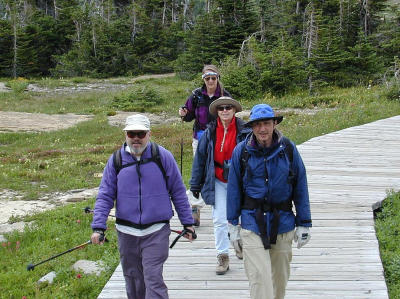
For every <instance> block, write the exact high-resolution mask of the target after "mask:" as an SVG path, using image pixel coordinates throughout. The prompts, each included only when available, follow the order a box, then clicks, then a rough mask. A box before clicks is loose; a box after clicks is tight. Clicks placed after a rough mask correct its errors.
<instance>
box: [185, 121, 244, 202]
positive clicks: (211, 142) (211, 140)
mask: <svg viewBox="0 0 400 299" xmlns="http://www.w3.org/2000/svg"><path fill="white" fill-rule="evenodd" d="M235 118H236V143H239V142H240V141H242V140H244V138H245V137H246V135H247V134H248V133H249V132H250V131H251V129H249V128H245V127H244V121H243V120H241V119H240V118H237V117H235ZM216 127H217V121H216V120H214V121H212V122H211V123H210V124H209V125H208V127H207V130H206V131H205V132H204V135H203V136H202V137H201V139H200V141H199V145H198V147H197V150H196V154H195V156H194V160H193V165H192V178H191V179H190V182H189V184H190V190H192V191H201V196H202V197H203V200H204V202H205V203H206V204H208V205H214V204H215V169H214V167H215V166H214V147H215V136H216V133H215V132H216Z"/></svg>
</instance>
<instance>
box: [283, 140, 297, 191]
mask: <svg viewBox="0 0 400 299" xmlns="http://www.w3.org/2000/svg"><path fill="white" fill-rule="evenodd" d="M282 143H283V144H284V145H285V149H284V151H285V154H286V156H287V157H288V160H289V177H288V182H289V184H291V185H292V186H293V188H294V187H295V186H296V172H295V171H294V168H293V150H294V146H293V144H292V143H291V142H290V140H289V138H287V137H285V136H283V137H282Z"/></svg>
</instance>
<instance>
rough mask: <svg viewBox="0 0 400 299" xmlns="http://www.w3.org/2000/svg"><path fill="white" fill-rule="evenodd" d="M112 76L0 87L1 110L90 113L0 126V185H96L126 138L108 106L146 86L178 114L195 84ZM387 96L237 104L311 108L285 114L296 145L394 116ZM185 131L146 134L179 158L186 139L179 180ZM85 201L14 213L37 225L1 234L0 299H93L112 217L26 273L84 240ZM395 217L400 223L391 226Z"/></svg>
mask: <svg viewBox="0 0 400 299" xmlns="http://www.w3.org/2000/svg"><path fill="white" fill-rule="evenodd" d="M41 81H43V82H41V84H42V86H43V87H49V88H50V87H51V88H55V87H57V86H75V85H74V84H78V83H79V84H81V82H91V83H92V82H95V80H93V79H90V80H89V79H87V78H81V79H79V78H75V79H73V80H72V79H69V80H55V79H43V80H41ZM98 81H101V80H98ZM98 81H96V82H98ZM114 81H116V82H118V83H121V84H131V85H132V86H129V87H128V88H127V89H125V90H116V91H110V90H108V91H96V92H84V93H82V92H81V93H76V94H61V93H60V94H49V93H43V94H40V93H33V92H20V93H15V92H8V93H0V110H1V111H21V112H36V113H48V114H58V113H79V114H93V115H94V118H93V119H92V120H89V121H85V122H81V123H79V124H78V125H76V126H73V127H71V128H68V129H64V130H58V131H55V132H41V133H12V132H9V133H1V134H0V189H5V188H7V189H12V190H15V191H19V192H21V194H23V196H24V198H25V199H37V198H39V197H40V196H42V195H44V194H47V193H49V192H55V191H66V190H71V189H78V188H93V187H98V185H99V183H100V178H98V177H96V176H95V175H94V174H96V173H99V172H102V171H103V168H104V165H105V163H106V161H107V159H108V157H109V156H110V155H111V153H112V152H113V150H114V149H116V148H118V147H119V146H120V145H121V144H122V143H123V141H124V137H123V133H122V132H121V130H120V129H119V128H117V127H113V126H110V125H109V124H108V122H107V115H109V114H112V113H113V112H114V111H115V110H116V109H115V107H113V102H114V101H115V99H116V98H122V99H123V100H126V98H127V96H126V95H127V94H128V95H129V92H132V90H136V89H138V88H139V89H150V88H151V89H153V90H154V91H155V93H156V94H158V95H161V96H162V98H163V102H162V103H161V104H159V105H156V106H152V107H151V110H152V111H154V112H161V111H163V112H166V113H168V114H169V115H171V116H177V111H178V107H179V106H181V105H182V104H183V103H184V102H185V100H186V98H187V96H188V95H189V93H190V91H191V90H193V89H194V88H195V87H196V86H195V84H194V83H193V82H191V81H182V80H180V79H179V78H178V77H173V78H160V79H149V80H139V81H134V82H133V83H132V78H117V79H115V80H114ZM129 82H131V83H129ZM385 93H386V89H385V88H384V87H381V86H374V87H373V88H371V89H369V90H367V89H366V88H361V87H360V88H358V87H357V88H356V87H354V88H347V89H338V88H327V89H325V90H322V91H320V92H319V93H318V94H316V95H314V96H309V95H308V94H307V93H306V92H304V93H295V94H288V95H285V96H284V97H281V98H274V97H271V96H268V95H267V96H266V97H265V98H264V99H263V100H259V99H254V100H252V101H242V105H243V108H244V109H247V110H249V109H250V108H251V107H252V106H253V105H255V104H257V103H260V102H266V103H269V104H271V105H272V106H273V107H274V108H308V109H310V108H318V109H319V110H318V111H319V112H318V113H316V114H315V115H307V114H302V113H295V112H288V113H285V114H284V117H285V118H284V121H283V122H282V123H281V124H280V125H279V127H280V129H281V130H282V131H283V133H284V134H285V135H287V136H288V137H290V138H291V139H292V140H294V141H295V142H296V143H297V144H301V143H302V142H304V141H307V140H309V139H310V138H313V137H316V136H320V135H323V134H327V133H330V132H333V131H337V130H340V129H344V128H347V127H351V126H356V125H361V124H365V123H368V122H371V121H374V120H378V119H382V118H386V117H390V116H394V115H399V114H400V102H399V101H390V100H387V99H386V98H385ZM238 100H239V101H240V100H241V99H238ZM191 133H192V123H181V122H177V123H173V124H169V125H159V126H153V127H152V136H153V140H154V141H156V142H157V143H159V144H161V145H162V146H164V147H166V148H167V149H169V150H170V151H171V152H172V153H173V155H174V156H175V159H176V161H177V163H178V165H180V161H181V144H182V143H183V155H182V161H183V163H182V164H183V165H182V168H183V178H184V182H185V184H186V185H188V182H189V178H190V173H191V164H192V146H191ZM86 205H90V206H93V199H92V200H91V201H90V202H85V203H78V204H71V205H69V206H66V207H63V208H58V209H56V210H53V211H49V212H45V213H41V214H37V215H34V216H29V217H22V218H21V219H23V220H26V221H30V220H34V223H36V224H35V226H33V227H32V228H30V229H26V230H25V232H23V233H17V232H14V233H12V234H7V235H6V236H5V237H6V238H7V239H8V240H9V242H10V245H8V244H5V246H2V247H1V248H0V250H1V252H0V256H1V258H0V269H5V271H1V274H0V294H2V295H1V296H0V297H2V298H3V297H4V298H21V297H22V296H27V298H29V297H31V298H32V297H35V298H65V294H68V297H70V298H96V296H97V295H98V293H99V292H100V290H101V288H102V287H103V286H104V284H105V282H106V281H107V279H108V278H109V276H110V275H111V274H112V272H113V271H114V268H115V266H116V264H117V262H118V252H117V247H116V237H115V232H114V231H113V229H112V227H113V226H112V224H111V229H110V233H109V234H108V235H109V238H110V242H109V243H108V244H106V245H104V246H102V247H98V246H93V245H90V246H88V247H87V248H85V249H83V250H78V251H76V252H72V253H69V254H67V255H65V256H63V257H60V258H59V259H58V260H55V261H51V262H49V263H46V264H43V265H40V266H38V267H37V269H35V271H33V272H27V271H26V265H27V264H28V263H31V262H37V261H40V260H43V259H46V258H47V257H49V256H52V255H54V254H56V253H58V252H62V251H65V250H66V249H68V248H71V247H74V246H76V245H78V244H81V243H83V242H85V241H86V240H87V239H88V238H89V237H90V226H89V224H90V221H91V216H90V215H88V214H83V213H82V208H83V207H84V206H86ZM21 219H20V218H18V219H12V221H17V220H21ZM78 219H80V220H81V222H80V224H79V225H78V223H77V222H76V220H78ZM398 222H399V221H398V220H397V222H396V224H397V225H398ZM17 241H18V242H20V243H19V244H20V245H19V248H18V250H16V248H15V247H16V244H17ZM382 256H383V257H384V255H382ZM81 258H85V259H89V260H99V259H101V260H103V261H105V262H106V263H107V266H108V268H107V269H108V270H107V273H105V274H103V275H102V276H101V277H100V278H97V277H92V276H87V277H86V276H84V277H82V278H80V279H77V277H76V273H74V272H72V271H71V270H70V266H71V265H72V264H73V263H74V262H75V261H76V260H78V259H81ZM384 263H385V260H384ZM52 270H54V271H56V272H57V279H56V281H55V283H54V284H53V285H47V286H42V287H40V288H39V287H38V286H37V285H36V281H37V280H38V279H39V278H40V277H42V276H43V275H45V274H46V273H48V272H50V271H52ZM394 273H395V275H397V277H399V273H400V271H399V270H396V269H395V271H394ZM389 283H390V282H388V284H389ZM389 288H391V286H389ZM397 294H398V293H397Z"/></svg>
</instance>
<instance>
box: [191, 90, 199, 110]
mask: <svg viewBox="0 0 400 299" xmlns="http://www.w3.org/2000/svg"><path fill="white" fill-rule="evenodd" d="M192 94H193V98H192V106H193V110H196V107H197V104H198V103H199V98H200V96H201V87H199V88H196V89H195V90H193V91H192Z"/></svg>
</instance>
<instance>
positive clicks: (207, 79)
mask: <svg viewBox="0 0 400 299" xmlns="http://www.w3.org/2000/svg"><path fill="white" fill-rule="evenodd" d="M204 79H206V81H210V79H211V80H212V81H215V80H217V77H205V78H204Z"/></svg>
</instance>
